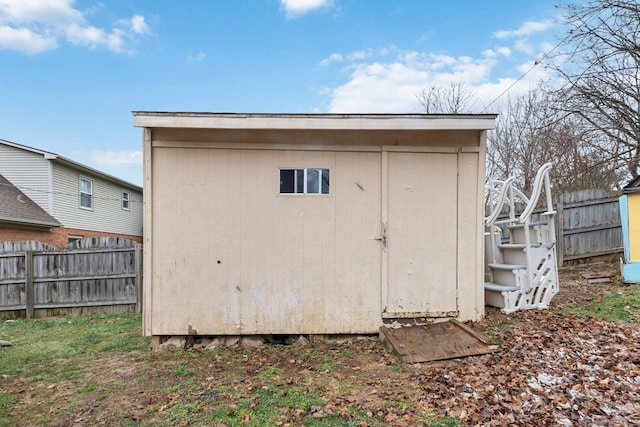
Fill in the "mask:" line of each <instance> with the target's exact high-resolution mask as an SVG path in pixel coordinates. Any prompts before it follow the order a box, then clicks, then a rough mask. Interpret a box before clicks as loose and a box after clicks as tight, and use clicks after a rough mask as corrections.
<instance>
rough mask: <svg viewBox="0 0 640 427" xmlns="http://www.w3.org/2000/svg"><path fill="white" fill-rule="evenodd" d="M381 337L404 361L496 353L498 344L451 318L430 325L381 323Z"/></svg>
mask: <svg viewBox="0 0 640 427" xmlns="http://www.w3.org/2000/svg"><path fill="white" fill-rule="evenodd" d="M380 339H381V340H382V341H383V342H384V343H385V345H386V346H387V348H389V350H390V351H393V352H395V353H396V354H397V355H398V356H399V357H400V358H401V359H402V361H403V362H408V363H421V362H433V361H436V360H446V359H455V358H458V357H466V356H474V355H479V354H487V353H492V352H494V351H496V350H497V349H498V346H497V345H491V344H489V343H487V342H486V341H485V340H484V339H483V338H482V337H481V336H480V335H478V334H477V333H476V332H475V331H473V330H472V329H470V328H469V327H467V326H466V325H464V324H463V323H460V322H458V321H457V320H454V319H452V320H448V321H446V322H440V323H434V324H432V325H427V326H407V327H402V328H388V327H386V326H382V327H380Z"/></svg>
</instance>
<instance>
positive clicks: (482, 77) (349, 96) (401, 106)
mask: <svg viewBox="0 0 640 427" xmlns="http://www.w3.org/2000/svg"><path fill="white" fill-rule="evenodd" d="M506 53H508V52H506V51H504V50H503V49H498V50H496V51H492V50H488V51H484V52H482V53H481V54H480V55H479V56H478V57H477V58H474V57H470V56H459V57H454V56H448V55H435V54H426V53H424V52H416V51H408V52H401V53H399V54H398V55H397V57H396V58H395V60H393V61H390V62H372V63H369V64H364V63H357V64H351V65H348V66H346V67H345V68H344V69H343V71H345V72H347V73H348V81H347V82H346V83H344V84H342V85H340V86H337V87H335V88H332V89H330V90H327V89H326V88H324V90H323V93H325V94H328V96H329V97H330V101H329V105H328V108H327V110H328V111H329V112H332V113H412V112H420V111H422V110H421V106H420V104H419V102H418V100H417V99H416V95H417V94H418V93H419V92H421V91H422V90H423V89H425V88H426V87H429V86H432V85H434V84H435V85H438V86H446V85H447V84H449V83H458V82H463V83H464V84H465V85H466V86H467V87H468V88H469V89H470V90H471V91H473V92H474V93H475V94H476V95H477V98H478V102H477V104H476V105H475V106H474V111H472V112H480V110H482V109H483V107H485V106H486V105H488V104H490V103H491V102H492V101H493V100H494V99H495V98H496V97H498V96H499V95H500V94H502V93H503V92H504V91H505V90H507V89H508V88H510V86H511V85H513V87H512V88H511V89H509V90H510V93H511V92H515V91H518V90H519V89H520V88H530V87H531V86H533V83H532V81H534V80H536V81H537V80H539V79H541V78H543V77H544V69H543V68H542V67H538V68H536V69H534V70H533V72H529V73H528V74H527V75H526V78H523V79H521V80H520V81H518V82H517V84H514V82H516V80H517V78H504V79H494V80H492V72H494V71H495V68H496V67H497V66H498V64H499V63H498V59H500V58H504V54H506ZM531 64H532V61H527V62H525V63H523V64H522V65H521V66H520V67H519V68H518V67H516V71H517V72H521V73H524V71H526V70H528V69H529V68H531ZM493 106H495V105H492V107H493ZM476 110H477V111H476ZM489 110H491V111H488V112H495V111H494V110H493V109H491V108H490V109H489Z"/></svg>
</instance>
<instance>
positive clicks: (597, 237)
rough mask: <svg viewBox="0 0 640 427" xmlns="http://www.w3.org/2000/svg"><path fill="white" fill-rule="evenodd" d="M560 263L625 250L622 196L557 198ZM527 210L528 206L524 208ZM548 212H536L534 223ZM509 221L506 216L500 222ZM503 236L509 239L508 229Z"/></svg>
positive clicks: (597, 193)
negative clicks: (504, 219)
mask: <svg viewBox="0 0 640 427" xmlns="http://www.w3.org/2000/svg"><path fill="white" fill-rule="evenodd" d="M553 204H554V209H555V210H556V211H557V212H558V214H557V216H556V240H557V255H558V264H559V265H562V264H563V263H564V262H567V261H577V260H580V259H586V258H594V257H598V256H604V255H612V254H616V253H621V252H623V251H624V249H623V246H622V226H621V222H620V208H619V206H618V196H617V195H615V194H613V193H612V192H610V191H607V190H602V189H591V190H581V191H575V192H571V193H564V194H560V195H556V196H554V200H553ZM522 208H524V206H523V207H522ZM543 211H544V209H539V210H535V211H534V213H533V215H532V217H531V219H532V221H537V220H544V218H542V217H541V216H540V213H542V212H543ZM502 218H506V213H505V215H503V216H500V219H502ZM502 237H503V239H504V240H507V239H508V237H509V235H508V231H507V230H506V228H504V229H503V234H502Z"/></svg>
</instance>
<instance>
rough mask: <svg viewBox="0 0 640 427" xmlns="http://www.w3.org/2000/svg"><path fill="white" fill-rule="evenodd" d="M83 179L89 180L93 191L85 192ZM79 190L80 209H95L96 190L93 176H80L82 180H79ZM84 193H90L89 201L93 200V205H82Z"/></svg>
mask: <svg viewBox="0 0 640 427" xmlns="http://www.w3.org/2000/svg"><path fill="white" fill-rule="evenodd" d="M82 181H87V182H89V183H90V184H91V193H85V192H83V191H82ZM78 185H79V190H80V191H79V192H80V198H79V201H78V202H79V204H80V209H85V210H88V211H92V210H93V205H94V191H93V179H91V178H87V177H86V176H80V180H79V184H78ZM83 194H88V195H89V201H90V202H91V206H83V205H82V195H83Z"/></svg>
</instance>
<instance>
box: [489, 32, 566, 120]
mask: <svg viewBox="0 0 640 427" xmlns="http://www.w3.org/2000/svg"><path fill="white" fill-rule="evenodd" d="M571 36H572V34H567V35H566V37H565V38H564V39H562V40H560V41H559V42H558V43H557V44H556V45H555V46H554V47H553V48H552V49H551V50H549V51H548V52H542V56H541V57H540V59H539V60H538V59H536V60H535V61H533V65H532V66H531V67H529V69H528V70H527V71H525V72H524V73H523V74H522V75H521V76H520V77H518V78H517V79H516V80H515V81H514V82H513V83H511V84H510V85H509V86H508V87H507V88H506V89H505V90H503V91H502V92H501V93H500V94H499V95H498V96H497V97H495V98H494V99H493V101H491V102H490V103H489V104H487V105H486V106H485V107H484V108H483V109H482V111H481V113H484V112H485V111H487V109H488V108H489V107H490V106H492V105H493V104H494V103H495V102H496V101H497V100H498V99H500V98H502V97H503V96H504V95H505V94H506V93H507V92H509V91H510V90H511V89H512V88H513V87H514V86H515V85H516V84H518V83H519V82H520V81H522V79H524V78H525V77H526V76H527V74H529V73H530V72H531V71H532V70H533V69H534V68H535V67H537V66H538V65H540V64H541V63H542V62H543V61H544V60H546V59H547V58H549V56H550V55H551V54H552V53H553V52H555V50H556V49H558V48H559V47H560V46H561V45H563V44H564V43H566V42H567V40H569V39H570V38H571Z"/></svg>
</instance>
